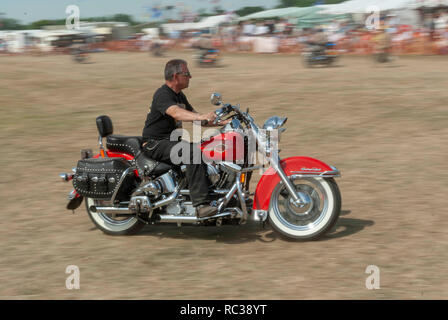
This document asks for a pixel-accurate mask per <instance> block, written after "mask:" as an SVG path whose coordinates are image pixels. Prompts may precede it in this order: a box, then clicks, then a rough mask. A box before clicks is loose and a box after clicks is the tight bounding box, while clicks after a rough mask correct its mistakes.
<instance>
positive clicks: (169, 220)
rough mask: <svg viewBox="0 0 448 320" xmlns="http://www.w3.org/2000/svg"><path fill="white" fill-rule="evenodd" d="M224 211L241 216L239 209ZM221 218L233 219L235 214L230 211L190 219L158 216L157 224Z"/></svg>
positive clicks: (188, 217) (175, 216)
mask: <svg viewBox="0 0 448 320" xmlns="http://www.w3.org/2000/svg"><path fill="white" fill-rule="evenodd" d="M226 210H232V211H235V212H236V217H237V218H241V217H242V216H243V213H242V212H241V209H240V208H227V209H226ZM223 217H235V214H234V213H233V212H230V211H225V212H222V213H218V214H215V215H214V216H211V217H203V218H198V217H192V216H182V215H167V214H161V215H159V222H167V223H196V222H201V221H206V220H210V219H219V218H223Z"/></svg>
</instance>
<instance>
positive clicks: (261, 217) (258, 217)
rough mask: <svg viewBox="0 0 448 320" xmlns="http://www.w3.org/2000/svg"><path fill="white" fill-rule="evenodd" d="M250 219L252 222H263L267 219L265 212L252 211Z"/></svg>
mask: <svg viewBox="0 0 448 320" xmlns="http://www.w3.org/2000/svg"><path fill="white" fill-rule="evenodd" d="M250 217H251V220H252V221H261V222H264V221H266V219H267V218H268V212H267V211H266V210H254V211H252V214H251V215H250Z"/></svg>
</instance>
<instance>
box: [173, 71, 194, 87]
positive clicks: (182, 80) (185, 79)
mask: <svg viewBox="0 0 448 320" xmlns="http://www.w3.org/2000/svg"><path fill="white" fill-rule="evenodd" d="M175 76H176V78H177V81H178V86H179V89H180V90H182V89H185V88H188V85H189V83H190V78H191V74H190V70H188V67H187V66H186V65H183V66H182V72H180V73H177V74H176V75H175Z"/></svg>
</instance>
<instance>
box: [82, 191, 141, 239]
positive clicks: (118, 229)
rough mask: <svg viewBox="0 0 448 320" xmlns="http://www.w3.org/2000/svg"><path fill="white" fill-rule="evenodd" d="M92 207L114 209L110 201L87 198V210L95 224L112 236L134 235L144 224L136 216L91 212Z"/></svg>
mask: <svg viewBox="0 0 448 320" xmlns="http://www.w3.org/2000/svg"><path fill="white" fill-rule="evenodd" d="M91 206H95V207H112V206H113V205H112V203H111V202H110V201H104V200H95V199H92V198H86V209H87V213H88V214H89V216H90V218H91V219H92V221H93V223H95V225H96V226H97V227H98V228H99V229H101V230H102V231H103V232H105V233H107V234H111V235H119V234H133V233H136V232H137V231H138V230H140V229H141V228H142V227H143V226H144V223H143V222H141V221H139V220H138V219H137V218H136V217H135V216H122V215H117V214H110V213H104V212H100V211H95V212H94V211H92V210H90V207H91Z"/></svg>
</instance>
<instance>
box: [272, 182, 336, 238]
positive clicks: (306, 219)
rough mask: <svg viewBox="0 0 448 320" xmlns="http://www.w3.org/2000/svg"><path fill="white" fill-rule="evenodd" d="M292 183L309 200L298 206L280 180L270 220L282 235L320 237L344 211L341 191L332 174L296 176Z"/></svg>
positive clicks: (276, 188)
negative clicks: (328, 176) (314, 176)
mask: <svg viewBox="0 0 448 320" xmlns="http://www.w3.org/2000/svg"><path fill="white" fill-rule="evenodd" d="M292 182H293V184H294V186H295V188H296V190H297V192H301V193H302V196H303V197H305V198H306V199H307V202H308V203H307V204H306V205H303V206H301V207H300V206H295V205H294V203H293V199H292V197H291V195H290V194H289V192H288V191H287V190H286V187H285V185H284V184H283V183H282V182H280V183H278V184H277V186H276V187H275V189H274V191H273V193H272V197H271V203H270V208H269V223H270V225H271V226H272V228H273V229H274V230H275V231H277V232H279V233H280V234H281V235H283V236H285V237H287V238H290V239H295V240H317V239H319V238H321V237H322V236H323V235H324V234H325V233H327V232H328V231H329V230H330V229H331V228H332V227H333V226H334V224H335V223H336V221H337V219H338V217H339V214H340V211H341V194H340V191H339V188H338V186H337V184H336V182H335V181H334V179H332V178H297V179H294V180H293V181H292Z"/></svg>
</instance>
